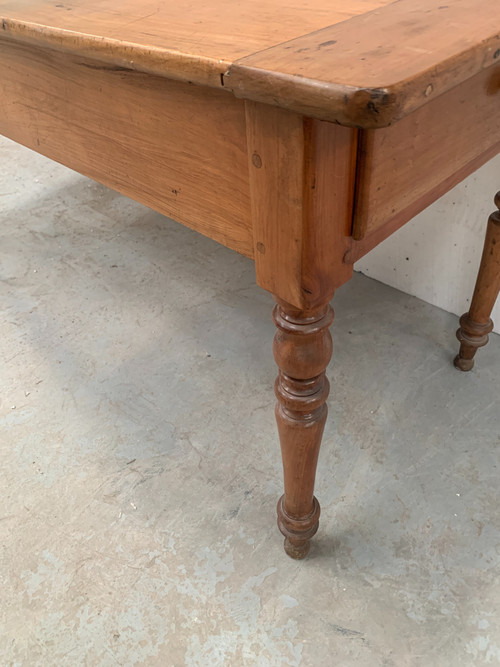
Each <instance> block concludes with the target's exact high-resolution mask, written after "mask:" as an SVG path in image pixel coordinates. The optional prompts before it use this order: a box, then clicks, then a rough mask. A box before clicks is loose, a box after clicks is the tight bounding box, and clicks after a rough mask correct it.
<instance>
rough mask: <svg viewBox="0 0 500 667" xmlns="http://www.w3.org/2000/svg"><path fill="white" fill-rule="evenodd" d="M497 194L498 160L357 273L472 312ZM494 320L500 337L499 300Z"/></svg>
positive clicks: (375, 252) (384, 245)
mask: <svg viewBox="0 0 500 667" xmlns="http://www.w3.org/2000/svg"><path fill="white" fill-rule="evenodd" d="M443 160H446V155H443ZM498 190H500V155H498V156H497V157H495V158H494V159H493V160H491V161H490V162H488V163H487V164H486V165H484V166H483V167H481V169H479V170H478V171H477V172H476V173H475V174H473V175H472V176H469V178H467V179H466V180H465V181H462V183H460V184H459V185H457V186H456V187H455V188H453V190H451V191H450V192H448V194H446V195H445V196H444V197H441V199H438V201H436V202H435V203H434V204H432V206H430V207H429V208H428V209H426V210H425V211H423V212H422V213H420V214H419V215H417V216H416V217H415V218H413V220H411V221H410V222H409V223H407V224H406V225H405V226H404V227H402V228H401V229H400V230H399V231H398V232H396V233H395V234H393V235H392V236H391V237H390V238H388V239H387V240H386V241H384V242H383V243H381V244H380V245H379V246H378V247H377V248H375V249H374V250H372V251H371V252H370V253H368V255H366V256H365V257H363V259H361V260H360V261H359V262H357V263H356V265H355V267H354V268H355V270H357V271H361V273H364V274H365V275H367V276H370V277H372V278H376V279H377V280H380V281H381V282H383V283H386V284H387V285H391V286H392V287H396V288H397V289H400V290H402V291H403V292H406V293H407V294H413V295H414V296H418V297H419V298H420V299H423V300H424V301H427V302H428V303H432V304H434V305H436V306H439V307H440V308H443V309H444V310H447V311H448V312H451V313H455V314H457V315H461V314H462V313H464V312H465V311H467V310H468V308H469V303H470V299H471V297H472V292H473V290H474V283H475V280H476V274H477V270H478V268H479V262H480V259H481V253H482V250H483V240H484V234H485V232H486V223H487V220H488V216H489V214H490V213H491V212H492V211H494V210H495V205H494V204H493V197H494V195H495V193H496V192H497V191H498ZM492 319H493V321H494V322H495V331H496V332H497V333H500V299H498V300H497V303H496V306H495V309H494V310H493V313H492Z"/></svg>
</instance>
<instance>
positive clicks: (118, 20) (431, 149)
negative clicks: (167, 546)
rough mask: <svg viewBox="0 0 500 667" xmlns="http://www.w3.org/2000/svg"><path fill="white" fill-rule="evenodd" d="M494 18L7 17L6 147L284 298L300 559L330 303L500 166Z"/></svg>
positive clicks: (240, 11)
mask: <svg viewBox="0 0 500 667" xmlns="http://www.w3.org/2000/svg"><path fill="white" fill-rule="evenodd" d="M496 8H497V4H496V1H494V0H479V1H478V0H454V1H453V2H452V3H449V4H440V3H438V2H437V1H436V0H398V1H396V2H386V1H385V0H335V1H334V2H327V0H312V2H311V3H310V4H307V5H304V4H303V3H290V2H289V1H288V0H287V1H286V2H285V0H255V2H253V3H252V4H251V5H250V4H248V3H247V4H244V3H236V2H233V1H232V0H207V2H205V3H194V2H193V1H192V0H190V2H187V1H184V0H181V1H180V2H176V3H174V2H173V0H157V1H156V2H153V0H124V2H122V3H119V4H117V3H113V2H111V0H90V1H89V2H84V0H68V2H64V0H62V1H61V2H60V3H57V4H56V3H55V2H50V3H49V2H48V0H0V67H1V72H0V133H2V134H4V135H6V136H7V137H10V138H11V139H14V140H15V141H18V142H19V143H22V144H24V145H26V146H28V147H30V148H33V149H34V150H36V151H38V152H40V153H43V154H45V155H47V156H49V157H51V158H53V159H55V160H57V161H59V162H61V163H63V164H66V165H67V166H69V167H71V168H73V169H76V170H78V171H79V172H81V173H83V174H86V175H88V176H90V177H92V178H95V179H96V180H98V181H100V182H102V183H104V184H106V185H108V186H110V187H112V188H114V189H115V190H118V191H120V192H123V193H125V194H127V195H129V196H131V197H133V198H134V199H137V200H138V201H141V202H143V203H145V204H147V205H148V206H151V207H152V208H154V209H156V210H158V211H160V212H162V213H165V214H167V215H169V216H171V217H173V218H175V219H176V220H178V221H179V222H182V223H184V224H186V225H188V226H190V227H192V228H194V229H196V230H198V231H200V232H202V233H203V234H206V235H208V236H210V237H211V238H213V239H215V240H217V241H219V242H221V243H223V244H225V245H227V246H228V247H231V248H234V249H235V250H237V251H238V252H241V253H243V254H245V255H247V256H249V257H254V258H255V265H256V274H257V281H258V283H259V284H260V285H261V286H262V287H264V288H265V289H267V290H269V291H270V292H272V293H273V294H274V295H275V298H276V300H277V306H276V308H275V311H274V320H275V323H276V326H277V333H276V336H275V342H274V355H275V359H276V362H277V364H278V368H279V374H278V379H277V381H276V386H275V391H276V395H277V398H278V404H277V409H276V417H277V423H278V430H279V436H280V443H281V449H282V456H283V468H284V478H285V493H284V496H283V497H282V498H281V499H280V501H279V503H278V524H279V527H280V530H281V532H282V533H283V534H284V536H285V548H286V551H287V553H289V554H290V555H291V556H293V557H295V558H301V557H303V556H304V555H305V554H306V553H307V551H308V548H309V540H310V538H311V537H312V536H313V535H314V533H315V532H316V530H317V527H318V519H319V504H318V502H317V500H316V499H315V498H314V495H313V493H314V478H315V471H316V463H317V458H318V452H319V447H320V443H321V437H322V433H323V427H324V423H325V420H326V414H327V408H326V402H325V401H326V398H327V396H328V391H329V385H328V380H327V379H326V377H325V368H326V366H327V364H328V361H329V359H330V356H331V337H330V334H329V331H328V327H329V325H330V324H331V322H332V319H333V311H332V310H331V308H330V307H329V305H328V302H329V300H330V299H331V297H332V296H333V293H334V290H335V289H336V288H337V287H338V286H340V285H341V284H342V283H344V282H346V281H347V280H348V279H349V277H350V276H351V274H352V262H353V261H354V258H355V257H356V256H359V255H360V253H362V252H364V251H366V249H368V248H370V247H373V245H374V244H376V243H378V242H380V241H381V240H383V239H384V238H386V237H387V236H388V235H389V234H390V233H392V232H393V231H394V229H396V228H397V226H399V225H401V224H402V223H403V222H404V221H405V220H406V219H408V218H409V217H411V215H414V214H415V213H417V212H418V211H419V210H421V209H422V208H424V207H425V206H426V205H427V204H429V203H430V201H432V200H433V199H434V198H436V196H438V194H442V193H443V192H444V191H445V190H446V189H448V188H449V187H451V186H452V185H453V184H454V183H455V182H457V179H458V180H459V179H460V178H463V177H464V176H465V175H466V174H467V173H469V172H470V171H471V170H472V169H474V168H476V167H477V166H479V164H480V163H481V162H482V161H484V160H485V159H486V158H487V157H488V156H492V155H493V154H494V153H496V152H497V151H498V150H499V148H500V136H499V133H500V121H499V120H498V119H499V118H500V115H499V114H498V113H497V104H498V95H499V91H500V69H499V67H495V66H494V65H495V62H498V61H497V59H498V58H500V40H499V30H498V28H497V27H495V22H494V21H492V17H494V16H495V10H496ZM193 83H194V84H204V85H193ZM231 93H234V95H232V94H231ZM238 98H242V99H238ZM400 118H402V120H400V121H399V122H398V123H396V124H395V125H394V126H393V127H387V129H380V128H383V127H385V126H388V125H390V124H391V123H393V122H394V121H395V120H398V119H400ZM328 121H335V123H333V122H328ZM338 123H341V124H343V125H339V124H338ZM353 126H354V127H353ZM373 128H379V129H376V130H373ZM497 205H498V198H497ZM498 216H499V214H498V213H496V214H494V215H493V216H492V217H491V218H490V223H489V227H488V234H487V238H486V243H485V251H484V253H483V260H482V262H481V269H480V273H479V278H478V284H477V286H476V292H475V295H474V299H473V303H472V305H471V310H470V313H469V315H468V316H466V317H465V318H462V321H461V325H462V326H461V332H462V333H461V334H460V335H461V336H462V338H461V342H462V343H463V347H462V348H461V353H460V356H461V358H462V359H468V360H469V361H471V360H472V356H473V351H472V352H471V351H470V349H469V348H471V347H472V348H473V347H474V346H475V347H476V348H477V346H478V344H479V343H478V341H479V340H480V339H481V341H482V340H484V336H485V335H486V339H487V331H486V329H487V328H488V327H490V321H489V313H490V312H491V308H492V307H493V303H494V300H495V298H496V294H497V293H498V288H499V283H498V281H499V275H500V270H499V267H498V265H499V257H498V247H499V246H500V241H499V236H498V235H499V232H498V229H499V224H498V221H499V217H498ZM353 222H354V225H353ZM353 233H354V235H355V237H356V238H354V239H353V236H352V234H353ZM472 323H473V324H474V326H473V324H472ZM478 327H482V329H481V331H480V332H479V328H478ZM460 335H459V337H460ZM481 336H482V337H483V338H481ZM474 337H475V338H474ZM467 346H469V347H467ZM467 355H469V356H467Z"/></svg>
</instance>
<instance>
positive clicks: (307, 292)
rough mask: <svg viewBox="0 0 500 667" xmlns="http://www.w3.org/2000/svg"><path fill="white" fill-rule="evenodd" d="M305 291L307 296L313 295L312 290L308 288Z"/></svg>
mask: <svg viewBox="0 0 500 667" xmlns="http://www.w3.org/2000/svg"><path fill="white" fill-rule="evenodd" d="M303 290H304V292H305V293H306V294H312V292H311V290H310V289H307V288H306V287H304V288H303Z"/></svg>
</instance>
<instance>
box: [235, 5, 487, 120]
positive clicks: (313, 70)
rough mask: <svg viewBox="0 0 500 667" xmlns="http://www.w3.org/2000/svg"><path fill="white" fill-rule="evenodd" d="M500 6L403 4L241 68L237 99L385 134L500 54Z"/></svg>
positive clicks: (308, 38)
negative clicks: (383, 130)
mask: <svg viewBox="0 0 500 667" xmlns="http://www.w3.org/2000/svg"><path fill="white" fill-rule="evenodd" d="M497 13H498V0H453V2H438V0H399V1H397V2H393V3H391V4H387V5H385V6H384V7H381V8H377V9H374V10H373V11H371V12H367V13H365V14H363V15H359V16H356V17H354V18H352V19H351V20H349V21H346V22H344V23H339V24H336V25H332V26H329V27H325V28H324V29H323V30H319V31H317V32H314V33H311V34H309V35H304V36H303V37H299V38H297V39H295V40H293V41H290V42H284V43H282V44H280V45H277V46H275V47H273V48H270V49H267V50H265V51H262V52H260V53H256V54H253V55H251V56H247V57H246V58H242V59H240V60H238V61H237V62H236V63H234V64H233V65H232V66H231V68H230V70H229V76H227V77H225V84H226V86H229V87H231V88H232V90H233V91H234V93H235V95H237V96H240V97H244V98H246V99H252V100H257V101H260V102H265V103H268V104H275V105H278V106H282V107H284V108H287V109H290V110H293V111H295V112H299V113H303V114H305V115H308V116H313V117H316V118H321V119H324V120H331V121H335V122H338V123H342V124H344V125H352V126H355V127H363V128H377V127H385V126H387V125H390V124H391V123H394V122H395V121H396V120H398V119H399V118H402V117H404V116H406V115H408V114H409V113H411V112H412V111H414V110H415V109H418V108H419V107H420V106H422V105H424V104H427V103H428V102H429V101H430V100H432V99H434V98H436V97H438V96H439V95H441V94H442V93H444V92H446V91H447V90H450V89H451V88H453V87H454V86H456V85H459V84H460V83H462V82H463V81H465V80H466V79H468V78H470V77H471V76H474V75H475V74H477V73H478V72H479V71H481V70H482V69H484V68H487V67H490V66H491V65H493V64H495V62H498V61H497V58H499V57H500V25H499V24H498V23H497V22H496V21H495V20H494V18H493V17H495V16H496V15H497Z"/></svg>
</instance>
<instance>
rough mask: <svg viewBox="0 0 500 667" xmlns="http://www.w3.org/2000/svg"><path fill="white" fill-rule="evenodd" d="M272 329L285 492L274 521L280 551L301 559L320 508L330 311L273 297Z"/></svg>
mask: <svg viewBox="0 0 500 667" xmlns="http://www.w3.org/2000/svg"><path fill="white" fill-rule="evenodd" d="M273 317H274V322H275V324H276V327H277V332H276V335H275V337H274V348H273V349H274V358H275V360H276V363H277V365H278V368H279V372H278V377H277V379H276V384H275V392H276V397H277V399H278V402H277V404H276V421H277V424H278V432H279V438H280V444H281V453H282V458H283V472H284V483H285V493H284V495H283V496H282V497H281V498H280V500H279V501H278V526H279V529H280V531H281V533H282V534H283V535H284V536H285V551H286V553H287V554H288V555H289V556H291V557H292V558H297V559H300V558H304V557H305V556H306V555H307V553H308V551H309V541H310V539H311V537H313V535H314V534H315V533H316V531H317V529H318V521H319V514H320V508H319V503H318V501H317V499H316V498H315V497H314V480H315V476H316V465H317V461H318V454H319V448H320V445H321V438H322V436H323V429H324V426H325V422H326V417H327V412H328V410H327V406H326V402H325V401H326V399H327V397H328V393H329V390H330V385H329V382H328V379H327V378H326V375H325V369H326V367H327V365H328V362H329V361H330V358H331V355H332V338H331V335H330V331H329V329H328V327H329V326H330V324H331V323H332V322H333V310H332V308H331V307H330V306H329V305H327V306H323V307H321V308H316V309H314V310H309V311H307V310H299V309H297V308H295V307H293V306H290V305H289V304H287V303H285V302H283V301H280V300H277V305H276V306H275V308H274V312H273Z"/></svg>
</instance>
